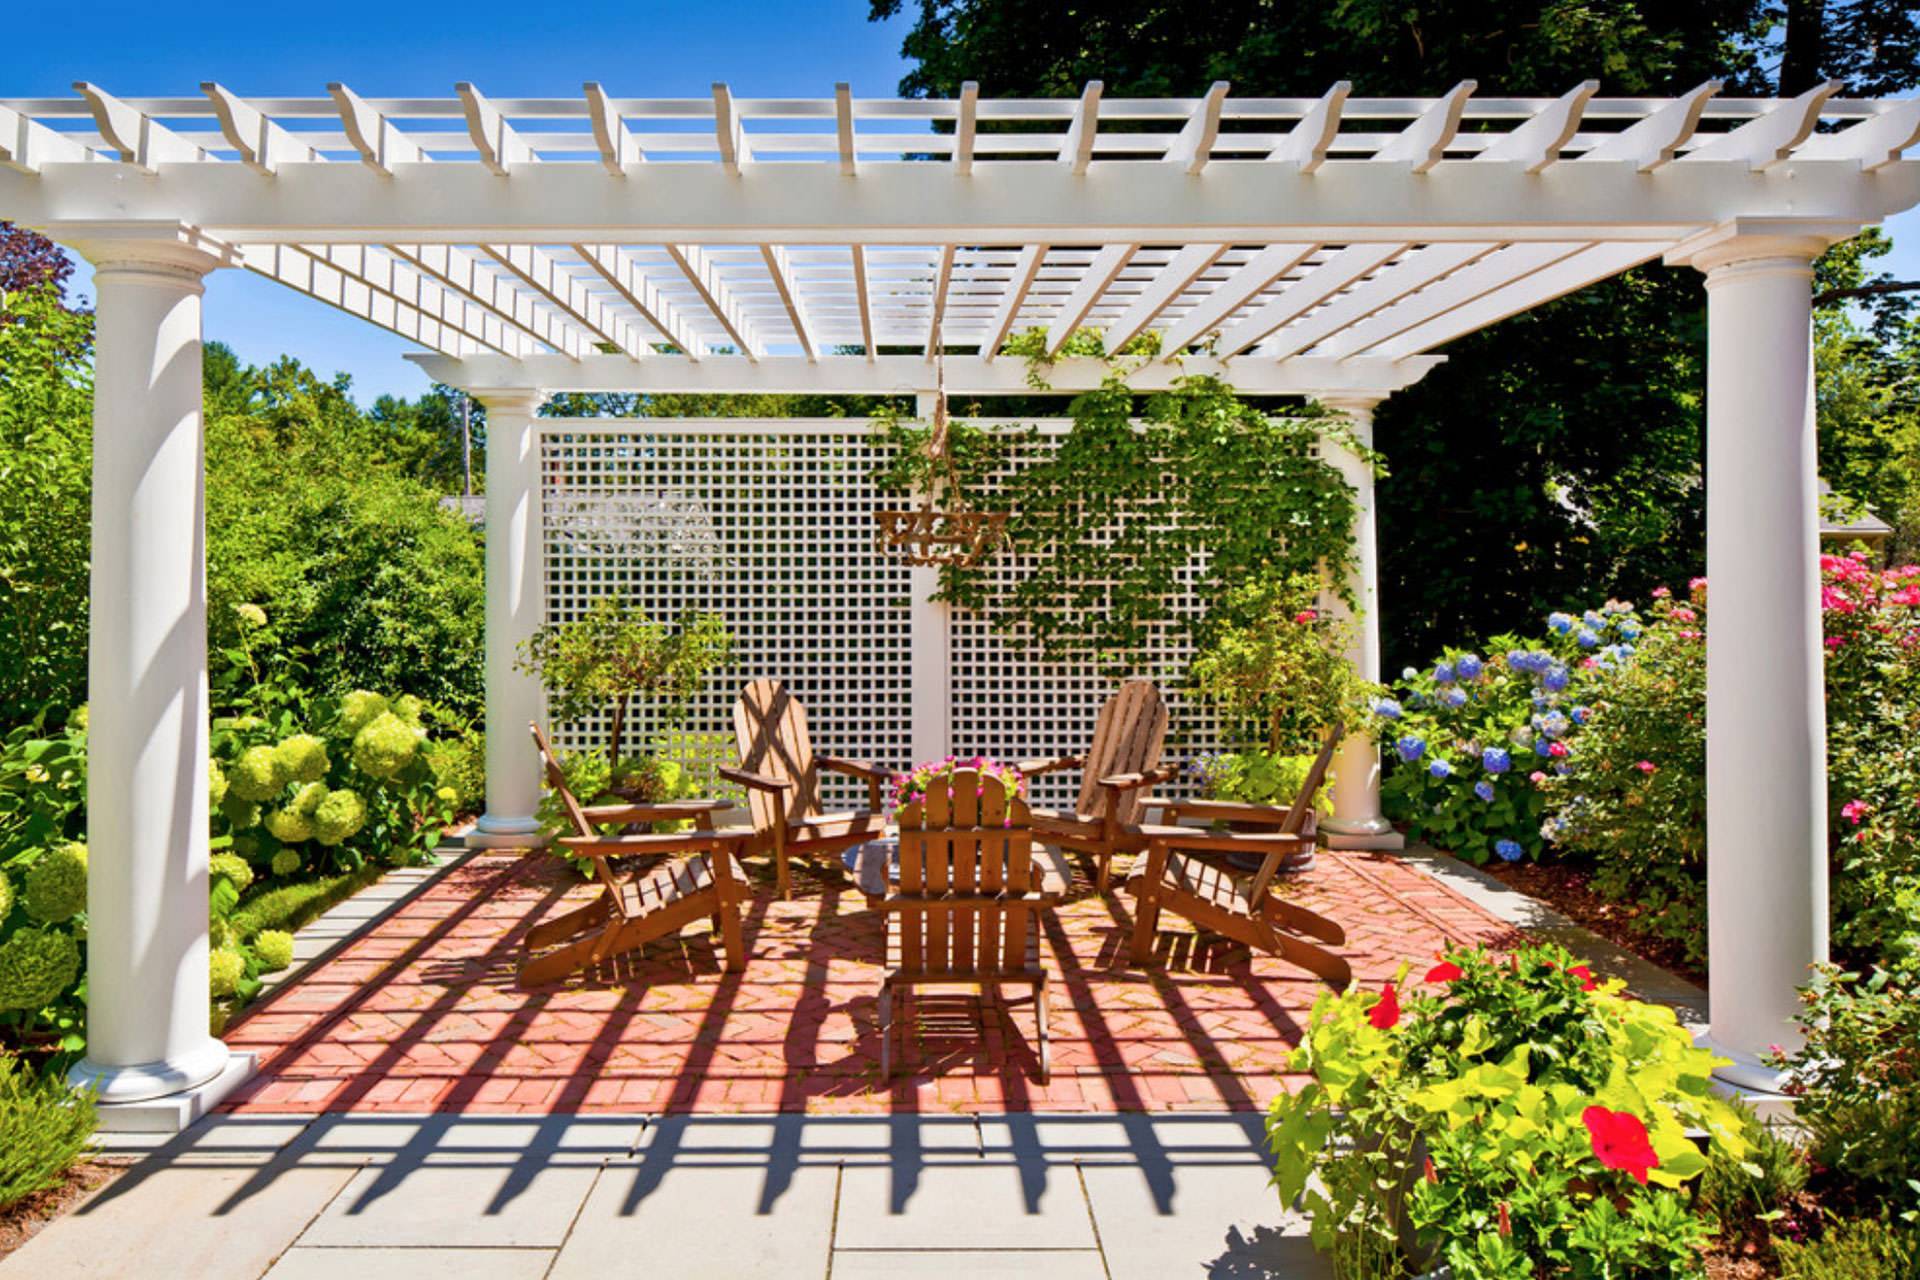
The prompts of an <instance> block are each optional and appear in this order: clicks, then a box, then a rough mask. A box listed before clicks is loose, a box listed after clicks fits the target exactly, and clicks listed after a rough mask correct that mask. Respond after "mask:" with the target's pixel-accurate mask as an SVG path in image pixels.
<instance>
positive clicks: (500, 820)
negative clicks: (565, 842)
mask: <svg viewBox="0 0 1920 1280" xmlns="http://www.w3.org/2000/svg"><path fill="white" fill-rule="evenodd" d="M552 838H553V837H552V836H551V835H549V834H548V833H547V831H546V830H545V828H543V827H542V826H541V825H540V822H539V820H538V819H536V818H527V817H518V816H514V815H510V814H492V813H489V814H484V815H482V816H481V818H480V820H479V821H478V822H475V823H474V824H473V829H472V830H471V831H469V832H467V834H466V838H465V843H466V846H467V848H469V849H538V848H540V847H541V846H543V845H545V844H546V843H547V842H548V841H550V840H552Z"/></svg>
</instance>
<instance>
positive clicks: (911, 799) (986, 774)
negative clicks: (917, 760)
mask: <svg viewBox="0 0 1920 1280" xmlns="http://www.w3.org/2000/svg"><path fill="white" fill-rule="evenodd" d="M963 769H971V770H972V771H973V772H975V773H977V774H979V775H980V776H981V777H982V778H998V779H999V780H1000V782H1001V783H1002V784H1003V785H1004V786H1005V787H1006V789H1007V790H1008V791H1009V792H1011V793H1013V794H1016V795H1019V796H1020V797H1022V798H1023V799H1024V798H1025V796H1026V794H1027V775H1026V774H1024V773H1021V772H1020V770H1018V769H1016V768H1014V767H1013V766H1012V765H1010V764H1001V763H1000V762H999V761H998V760H995V759H993V758H992V757H991V756H947V757H946V758H945V759H942V760H930V761H928V762H927V763H925V764H917V765H915V766H914V767H913V768H912V769H910V770H908V771H907V772H906V773H897V774H895V775H894V777H893V801H892V803H893V808H894V809H895V811H898V810H901V809H904V808H906V807H907V806H908V805H910V804H920V803H922V802H923V801H925V800H926V798H927V792H929V791H931V790H932V789H933V785H934V783H935V782H937V781H947V780H950V779H951V778H952V777H953V775H954V774H956V773H958V772H960V771H961V770H963ZM1007 820H1008V821H1009V822H1011V821H1012V818H1011V817H1009V818H1008V819H1007Z"/></svg>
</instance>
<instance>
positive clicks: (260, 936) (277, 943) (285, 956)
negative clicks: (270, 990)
mask: <svg viewBox="0 0 1920 1280" xmlns="http://www.w3.org/2000/svg"><path fill="white" fill-rule="evenodd" d="M253 954H254V957H255V958H256V959H257V960H258V961H259V962H260V971H261V972H262V973H278V972H279V971H280V970H282V969H284V968H286V967H287V966H288V965H290V964H292V963H293V935H292V934H290V933H288V932H286V931H285V930H283V929H263V930H261V931H260V932H259V933H256V934H254V935H253Z"/></svg>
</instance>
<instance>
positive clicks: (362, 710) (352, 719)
mask: <svg viewBox="0 0 1920 1280" xmlns="http://www.w3.org/2000/svg"><path fill="white" fill-rule="evenodd" d="M386 713H387V700H386V699H385V698H383V697H381V696H380V695H379V694H377V693H369V692H367V690H365V689H355V690H354V691H353V692H352V693H350V694H348V695H347V696H346V697H344V698H342V699H340V732H342V733H344V734H347V735H349V736H351V735H353V734H356V733H359V732H360V731H361V730H362V729H364V728H366V727H367V726H368V725H369V724H371V723H373V721H374V720H376V719H378V718H379V717H381V716H383V715H385V714H386Z"/></svg>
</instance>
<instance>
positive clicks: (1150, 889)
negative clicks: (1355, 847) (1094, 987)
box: [1126, 725, 1353, 991]
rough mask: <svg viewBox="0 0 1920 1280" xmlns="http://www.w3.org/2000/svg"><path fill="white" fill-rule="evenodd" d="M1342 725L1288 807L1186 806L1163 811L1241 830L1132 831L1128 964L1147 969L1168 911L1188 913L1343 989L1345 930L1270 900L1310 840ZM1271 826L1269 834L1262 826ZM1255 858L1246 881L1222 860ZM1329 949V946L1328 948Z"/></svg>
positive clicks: (1349, 976) (1347, 969) (1349, 974)
mask: <svg viewBox="0 0 1920 1280" xmlns="http://www.w3.org/2000/svg"><path fill="white" fill-rule="evenodd" d="M1341 732H1342V730H1341V726H1339V725H1335V726H1334V727H1333V730H1332V732H1330V733H1329V734H1328V735H1327V740H1326V741H1325V742H1324V743H1322V744H1321V746H1320V752H1319V754H1318V755H1317V756H1315V757H1314V761H1313V767H1312V768H1311V769H1310V770H1308V772H1307V778H1306V782H1305V783H1304V784H1303V785H1302V786H1301V788H1300V793H1299V795H1298V796H1296V797H1295V798H1294V802H1293V804H1292V805H1291V806H1289V807H1288V808H1286V809H1280V808H1277V807H1273V806H1269V805H1255V804H1228V803H1223V802H1219V801H1207V800H1187V801H1177V802H1174V803H1171V804H1168V805H1167V806H1166V814H1167V820H1168V821H1169V822H1173V821H1176V820H1177V819H1178V818H1180V817H1204V818H1213V819H1219V820H1223V821H1226V822H1229V823H1232V824H1233V825H1234V827H1235V828H1237V829H1236V830H1232V831H1211V830H1205V829H1201V828H1195V827H1176V826H1148V827H1136V828H1134V829H1133V833H1132V834H1133V837H1134V838H1135V839H1136V840H1140V841H1144V842H1145V844H1146V851H1145V852H1143V853H1141V854H1140V855H1139V856H1138V857H1136V858H1135V859H1134V864H1133V869H1132V872H1131V874H1129V876H1128V877H1127V882H1126V889H1127V892H1129V893H1131V894H1132V895H1133V896H1134V898H1135V900H1136V901H1137V903H1138V906H1137V908H1136V911H1135V915H1134V922H1133V946H1132V949H1131V953H1130V954H1131V958H1132V960H1133V963H1135V964H1146V963H1147V962H1149V961H1150V960H1152V958H1153V940H1154V936H1155V934H1156V932H1157V931H1158V929H1159V925H1160V913H1161V911H1163V910H1165V911H1171V912H1173V913H1174V914H1175V915H1179V916H1184V917H1186V918H1187V919H1188V920H1191V921H1192V922H1193V923H1194V924H1196V925H1198V926H1199V927H1201V928H1202V929H1207V930H1211V931H1212V932H1214V933H1217V934H1220V935H1221V936H1222V937H1226V938H1232V939H1234V940H1235V941H1238V942H1244V943H1246V944H1247V945H1248V946H1250V947H1254V948H1257V949H1259V950H1261V951H1265V952H1267V953H1269V954H1271V955H1275V956H1278V957H1280V958H1281V959H1283V960H1286V961H1289V962H1290V963H1292V964H1296V965H1299V966H1300V967H1301V968H1302V969H1305V970H1307V971H1308V972H1309V973H1313V974H1315V975H1317V976H1319V977H1320V978H1322V979H1324V980H1325V981H1326V982H1327V983H1328V985H1330V986H1332V987H1333V988H1334V989H1335V990H1338V991H1344V990H1346V989H1347V986H1348V984H1349V983H1351V982H1352V981H1353V969H1352V967H1351V966H1350V965H1349V964H1348V963H1347V961H1346V960H1345V959H1344V958H1343V957H1341V956H1339V955H1336V954H1334V953H1333V952H1332V951H1329V950H1327V947H1329V946H1334V947H1338V946H1344V945H1345V944H1346V941H1347V933H1346V930H1345V929H1343V928H1341V927H1340V925H1339V924H1338V923H1337V922H1335V921H1332V920H1329V919H1327V918H1326V917H1325V916H1323V915H1320V914H1319V913H1318V912H1315V911H1309V910H1307V909H1306V908H1305V907H1302V906H1299V905H1297V904H1295V903H1291V902H1288V901H1287V900H1286V899H1284V898H1276V897H1274V896H1273V893H1272V887H1273V878H1274V875H1275V874H1276V873H1277V872H1278V871H1279V870H1280V867H1281V865H1282V863H1283V862H1285V861H1286V859H1287V858H1289V857H1290V856H1294V855H1297V854H1298V853H1299V852H1300V851H1301V847H1302V845H1303V844H1304V843H1306V842H1308V841H1309V840H1310V839H1311V837H1307V836H1304V835H1302V834H1301V829H1302V828H1303V827H1304V826H1305V825H1306V820H1307V814H1308V813H1309V812H1310V811H1311V810H1312V808H1313V797H1314V794H1315V793H1316V792H1318V791H1319V790H1320V784H1321V783H1322V782H1324V781H1325V780H1326V776H1327V767H1328V765H1329V764H1331V763H1332V761H1333V752H1334V748H1335V747H1337V746H1339V745H1340V736H1341ZM1261 828H1265V829H1261ZM1236 853H1237V854H1249V853H1251V854H1254V855H1257V856H1259V858H1260V869H1259V870H1258V871H1255V872H1253V873H1252V874H1251V875H1248V874H1247V873H1246V872H1244V871H1238V870H1235V869H1234V868H1232V867H1231V866H1227V865H1222V864H1223V862H1224V859H1223V857H1222V855H1225V854H1236ZM1322 944H1325V945H1322Z"/></svg>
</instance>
